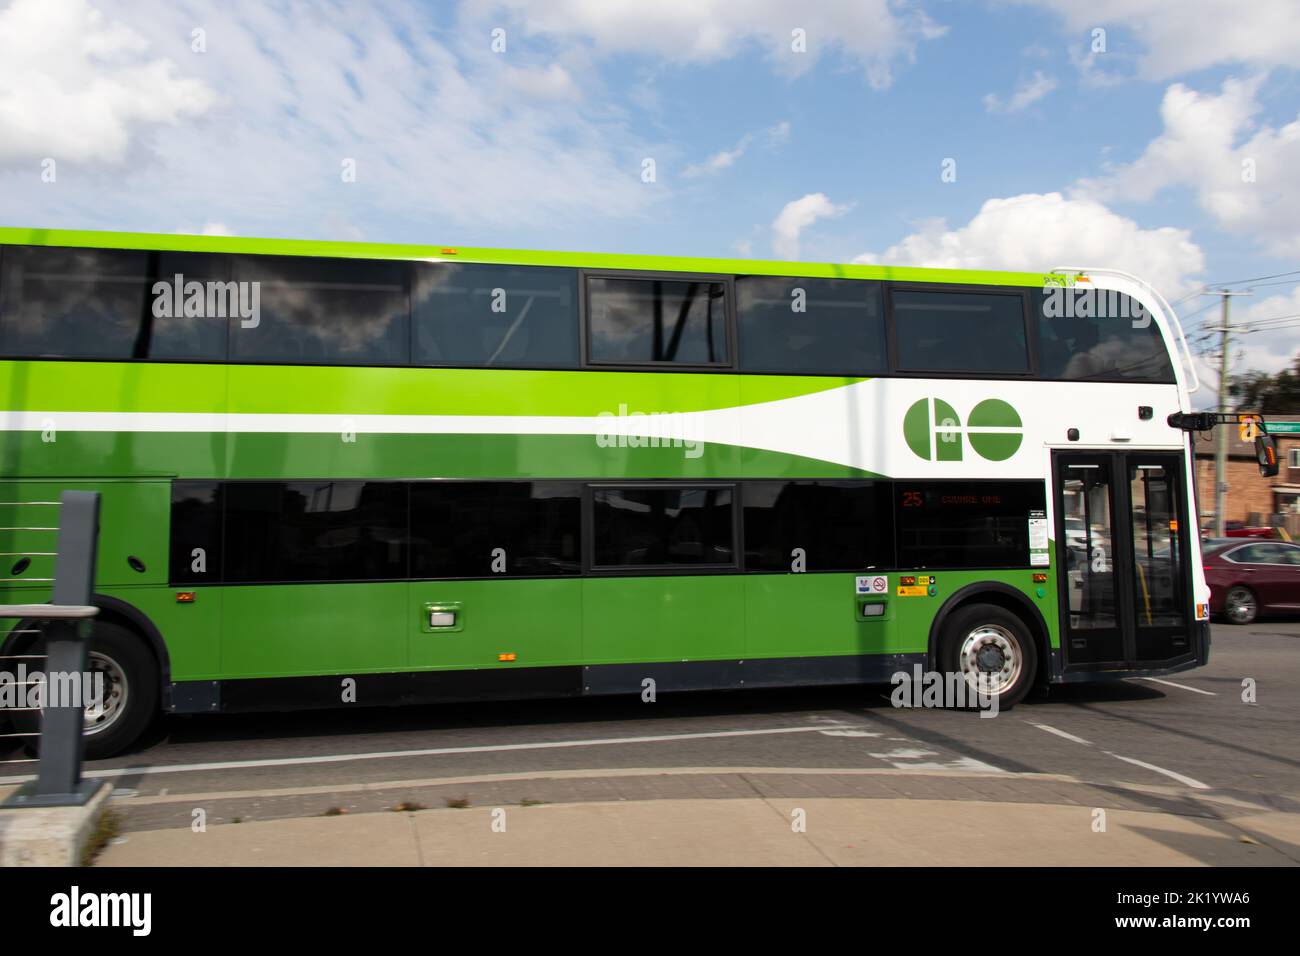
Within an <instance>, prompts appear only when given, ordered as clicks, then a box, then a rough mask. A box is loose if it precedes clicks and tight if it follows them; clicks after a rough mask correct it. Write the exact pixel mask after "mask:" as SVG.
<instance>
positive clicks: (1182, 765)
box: [0, 620, 1300, 826]
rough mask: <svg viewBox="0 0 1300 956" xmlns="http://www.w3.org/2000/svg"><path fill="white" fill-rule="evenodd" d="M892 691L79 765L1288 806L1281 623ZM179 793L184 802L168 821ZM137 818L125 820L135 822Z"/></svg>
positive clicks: (256, 802)
mask: <svg viewBox="0 0 1300 956" xmlns="http://www.w3.org/2000/svg"><path fill="white" fill-rule="evenodd" d="M1246 679H1251V680H1253V681H1254V682H1255V695H1256V696H1255V701H1254V702H1253V703H1252V702H1246V701H1243V699H1242V695H1243V681H1244V680H1246ZM889 690H890V688H889V687H887V686H883V687H870V688H861V687H855V688H847V689H846V688H831V689H813V690H792V691H780V692H773V691H746V692H732V693H708V694H678V695H663V696H661V697H660V698H659V700H658V701H657V702H654V703H643V702H642V701H641V700H640V699H639V698H634V699H589V700H571V701H558V702H555V701H553V702H523V703H488V704H473V705H454V706H452V705H445V706H437V707H419V708H406V709H367V710H361V709H356V710H340V711H332V712H323V713H321V712H316V713H294V714H273V715H226V716H203V717H171V718H166V719H164V720H162V721H160V722H159V725H158V727H157V728H156V730H155V731H154V733H153V734H152V736H151V738H150V740H149V741H148V742H147V743H146V745H145V746H144V747H142V748H141V749H138V750H137V751H136V752H134V753H131V754H128V755H125V756H123V757H120V758H115V759H113V760H107V761H98V762H95V763H93V764H90V765H88V770H89V771H90V773H91V774H92V775H96V774H105V775H108V776H110V777H111V778H112V781H113V783H114V784H115V786H116V787H117V788H118V790H119V792H120V793H121V794H123V798H124V799H125V800H127V801H129V800H131V798H133V797H134V798H136V799H137V800H139V799H140V798H149V797H153V798H156V799H157V801H158V802H160V803H161V804H163V805H166V804H167V800H168V798H169V797H171V798H183V797H184V796H185V795H199V794H203V795H213V794H235V793H238V794H242V795H243V797H242V798H241V799H242V800H243V802H241V803H238V804H235V803H231V804H230V806H232V807H234V806H238V807H242V808H244V809H243V810H241V811H238V812H249V811H248V807H250V806H254V807H259V808H264V807H266V806H268V804H267V802H266V799H267V797H268V795H274V794H275V793H280V792H283V793H286V794H288V793H296V794H298V795H299V796H298V798H296V799H295V800H294V801H292V802H290V803H285V804H284V805H283V806H282V807H281V808H280V809H277V810H276V811H275V812H276V814H278V815H285V814H293V813H300V814H304V815H305V814H309V813H319V812H321V808H322V807H327V806H333V805H339V806H356V805H357V799H358V798H357V794H358V793H359V792H365V791H367V790H374V791H376V792H378V791H384V788H385V787H386V786H388V785H390V784H391V785H392V786H393V787H394V788H396V789H394V790H392V792H398V791H399V790H400V789H401V787H408V789H409V787H410V786H414V785H415V783H419V784H420V785H422V786H425V787H428V786H433V785H435V784H438V783H439V782H446V783H448V784H456V785H457V786H460V785H462V784H464V786H465V787H466V789H467V790H472V789H473V787H472V786H471V783H472V782H473V781H476V780H478V781H481V780H484V779H489V778H515V779H516V780H518V781H522V782H520V783H519V784H518V786H517V787H516V790H515V793H516V796H517V795H518V794H524V795H527V794H528V793H529V789H528V788H529V787H530V786H531V787H533V788H534V789H536V784H535V783H531V784H530V783H528V782H527V781H529V780H534V781H535V780H538V779H542V778H546V779H549V780H550V783H549V784H548V789H547V790H546V793H547V799H548V800H551V801H556V800H563V799H565V797H566V794H567V793H568V792H569V791H568V790H566V787H572V788H574V792H575V793H576V792H577V789H578V784H577V783H576V782H574V783H571V784H565V782H564V781H565V779H570V780H573V781H576V780H578V779H580V778H583V777H588V778H589V777H591V776H593V774H594V773H595V772H600V773H607V774H608V775H610V776H615V777H617V776H619V775H622V776H624V777H629V778H630V777H636V776H637V775H638V774H640V775H642V776H644V775H645V773H646V772H649V771H652V770H656V769H657V770H664V771H670V772H671V771H675V770H680V769H681V768H714V769H717V770H726V769H727V768H772V769H776V768H802V769H804V770H820V771H824V772H825V773H826V774H828V775H833V774H835V773H837V772H854V771H862V770H876V769H885V770H888V769H893V770H897V771H917V772H919V774H920V775H921V776H924V775H925V773H926V772H931V773H930V776H932V777H933V776H943V777H946V778H957V777H960V776H961V775H963V774H972V775H983V776H981V779H982V780H983V781H985V782H986V783H987V782H988V781H989V780H990V778H989V777H988V776H987V775H989V774H998V773H1003V774H1008V775H1024V774H1048V775H1063V776H1067V777H1070V778H1072V779H1074V780H1077V781H1085V782H1087V783H1089V784H1092V785H1097V786H1102V787H1105V786H1108V785H1119V786H1125V787H1129V788H1137V789H1142V788H1147V789H1149V790H1150V791H1151V792H1153V793H1155V792H1168V793H1174V792H1180V793H1185V794H1188V793H1209V794H1215V795H1219V796H1221V797H1225V798H1229V799H1241V800H1244V801H1247V802H1249V803H1251V804H1254V805H1256V806H1259V807H1261V808H1269V809H1275V810H1283V811H1288V812H1300V622H1298V621H1295V620H1286V621H1265V622H1260V623H1258V624H1256V625H1254V626H1252V627H1247V628H1242V627H1232V626H1229V625H1216V626H1215V627H1214V636H1213V649H1212V655H1211V663H1210V664H1209V665H1208V666H1207V667H1205V668H1202V669H1200V670H1196V671H1191V672H1188V673H1184V674H1180V675H1175V676H1172V677H1169V678H1164V679H1161V680H1160V681H1155V680H1130V681H1122V682H1115V683H1101V684H1092V685H1074V686H1069V687H1055V688H1052V689H1051V691H1050V693H1049V694H1048V696H1047V697H1046V699H1039V700H1031V701H1028V702H1026V703H1024V704H1021V705H1020V706H1018V707H1016V708H1014V709H1012V710H1011V711H1008V712H1005V713H1003V714H1001V715H999V716H998V717H996V718H995V719H981V718H980V717H978V716H977V715H976V714H974V713H969V712H952V711H940V710H904V709H896V708H894V707H892V706H891V705H890V703H889V700H888V694H889ZM33 770H34V766H33V764H32V763H31V762H30V761H28V760H26V758H25V755H24V754H23V753H22V752H21V751H17V750H12V749H11V750H8V751H4V752H0V785H2V784H6V783H14V782H17V778H20V777H21V776H23V775H25V774H30V773H31V772H32V771H33ZM934 771H938V773H937V774H935V773H933V772H934ZM1008 779H1013V778H1011V777H1008ZM1014 779H1021V780H1023V779H1025V778H1023V777H1015V778H1014ZM466 781H469V782H470V783H464V782H466ZM993 783H996V779H995V778H994V779H993ZM903 792H908V791H903ZM984 792H985V794H986V795H987V788H986V790H985V791H984ZM384 793H385V796H384V797H383V798H384V799H388V796H389V795H390V794H389V793H388V791H384ZM575 798H577V799H580V798H581V797H575ZM955 798H960V794H958V795H957V796H956V797H955ZM250 801H251V803H250ZM141 802H143V803H148V802H149V801H147V800H141ZM183 807H184V800H183V799H179V800H178V802H177V805H176V807H174V808H173V810H174V813H173V815H175V814H176V813H180V812H181V810H182V808H183ZM362 808H363V809H364V807H362ZM234 812H236V811H234V810H230V811H228V812H227V816H228V815H229V813H234ZM157 813H158V814H163V810H162V809H160V810H158V811H157ZM155 816H156V815H155ZM148 818H149V815H148V814H145V815H137V819H136V820H135V822H134V825H140V826H145V825H148V822H147V821H148ZM158 819H159V821H160V822H159V824H158V825H162V822H161V821H162V817H158ZM171 822H172V823H175V822H178V821H176V820H173V821H171Z"/></svg>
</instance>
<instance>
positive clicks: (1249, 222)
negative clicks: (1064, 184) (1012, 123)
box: [1073, 77, 1300, 257]
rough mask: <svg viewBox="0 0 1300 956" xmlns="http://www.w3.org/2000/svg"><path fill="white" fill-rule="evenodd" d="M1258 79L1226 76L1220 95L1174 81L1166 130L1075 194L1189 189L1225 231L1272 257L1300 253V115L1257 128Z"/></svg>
mask: <svg viewBox="0 0 1300 956" xmlns="http://www.w3.org/2000/svg"><path fill="white" fill-rule="evenodd" d="M1261 83H1262V79H1261V78H1260V77H1254V78H1251V79H1245V80H1238V79H1228V80H1226V81H1225V82H1224V84H1223V86H1222V89H1221V91H1220V92H1219V93H1218V94H1217V95H1215V94H1209V93H1198V92H1196V91H1195V90H1191V89H1188V88H1187V87H1186V86H1184V85H1183V84H1181V83H1175V84H1174V85H1172V86H1170V87H1169V89H1168V90H1166V91H1165V96H1164V100H1163V101H1162V103H1161V106H1160V115H1161V118H1162V120H1163V123H1164V130H1163V131H1162V132H1161V134H1160V135H1159V136H1157V137H1156V138H1155V139H1154V140H1152V141H1151V142H1150V143H1149V144H1148V145H1147V147H1146V149H1145V150H1144V151H1143V152H1142V155H1141V156H1139V157H1138V158H1137V159H1136V160H1134V161H1133V162H1132V163H1129V164H1127V165H1117V166H1112V167H1109V168H1108V169H1107V170H1106V172H1105V173H1104V174H1103V175H1101V176H1098V177H1095V178H1091V179H1085V180H1081V181H1080V182H1079V183H1078V184H1077V185H1076V187H1075V189H1074V191H1073V192H1074V194H1075V195H1079V196H1093V197H1096V198H1098V199H1101V200H1103V201H1110V200H1139V201H1145V200H1149V199H1151V198H1153V197H1154V196H1156V195H1157V194H1158V193H1160V192H1161V191H1162V190H1165V189H1168V188H1170V187H1178V186H1182V187H1188V188H1190V189H1192V190H1194V192H1195V194H1196V198H1197V201H1198V202H1199V203H1200V205H1201V207H1202V208H1203V209H1204V210H1205V211H1206V212H1207V213H1209V214H1210V216H1212V217H1213V218H1214V220H1215V222H1216V223H1217V224H1218V225H1219V226H1220V227H1221V228H1223V229H1225V230H1227V231H1229V232H1233V233H1239V234H1245V235H1249V236H1250V237H1251V238H1252V239H1255V240H1257V241H1259V242H1260V243H1261V244H1262V245H1263V246H1264V247H1265V248H1266V249H1268V251H1270V252H1272V253H1273V254H1275V255H1278V256H1287V257H1294V256H1300V230H1297V228H1296V223H1297V222H1300V177H1297V176H1296V174H1295V170H1296V169H1300V116H1297V119H1296V120H1295V121H1293V122H1291V123H1287V124H1285V125H1283V126H1280V127H1271V126H1257V124H1256V122H1255V116H1256V114H1257V113H1258V112H1259V109H1260V107H1259V103H1258V101H1257V98H1256V97H1257V94H1258V91H1259V88H1260V86H1261ZM1247 173H1249V174H1250V175H1251V176H1253V181H1248V177H1247V175H1246V174H1247Z"/></svg>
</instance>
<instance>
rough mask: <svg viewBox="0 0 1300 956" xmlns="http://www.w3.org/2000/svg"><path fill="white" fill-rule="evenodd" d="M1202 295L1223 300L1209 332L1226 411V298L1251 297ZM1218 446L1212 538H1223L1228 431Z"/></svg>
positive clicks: (1225, 292)
mask: <svg viewBox="0 0 1300 956" xmlns="http://www.w3.org/2000/svg"><path fill="white" fill-rule="evenodd" d="M1201 294H1202V295H1217V296H1222V298H1223V325H1222V327H1221V328H1219V329H1217V330H1214V329H1211V330H1210V331H1218V332H1219V336H1220V337H1219V411H1220V412H1226V411H1228V340H1229V335H1230V334H1231V332H1232V321H1231V318H1230V317H1229V312H1228V298H1229V297H1230V296H1234V295H1252V293H1250V292H1232V291H1230V290H1228V289H1220V290H1218V291H1217V292H1202V293H1201ZM1217 438H1218V442H1219V443H1218V446H1217V447H1216V448H1215V450H1214V536H1215V537H1216V538H1222V537H1223V531H1224V529H1223V510H1224V508H1225V507H1226V502H1225V500H1224V496H1225V495H1226V494H1227V491H1228V474H1227V471H1228V429H1227V428H1220V429H1219V433H1218V436H1217Z"/></svg>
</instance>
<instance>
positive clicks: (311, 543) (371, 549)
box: [224, 481, 407, 583]
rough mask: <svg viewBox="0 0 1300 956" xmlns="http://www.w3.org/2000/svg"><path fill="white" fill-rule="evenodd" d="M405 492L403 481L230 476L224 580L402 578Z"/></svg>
mask: <svg viewBox="0 0 1300 956" xmlns="http://www.w3.org/2000/svg"><path fill="white" fill-rule="evenodd" d="M406 491H407V486H406V485H405V484H404V483H402V482H382V481H290V482H278V481H235V482H228V483H226V484H225V486H224V494H225V499H226V501H225V512H226V519H225V579H226V581H227V582H229V583H263V582H276V581H285V582H288V581H395V580H401V579H403V578H405V577H406V576H407V547H406V536H407V530H406V529H407V513H406V511H407V509H406Z"/></svg>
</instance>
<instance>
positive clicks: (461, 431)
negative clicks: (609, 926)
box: [0, 229, 1209, 755]
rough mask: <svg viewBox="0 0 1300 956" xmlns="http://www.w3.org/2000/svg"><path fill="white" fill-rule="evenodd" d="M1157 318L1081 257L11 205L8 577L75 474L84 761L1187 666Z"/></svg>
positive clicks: (20, 625)
mask: <svg viewBox="0 0 1300 956" xmlns="http://www.w3.org/2000/svg"><path fill="white" fill-rule="evenodd" d="M1180 336H1181V330H1180V329H1179V327H1178V325H1177V319H1176V318H1175V316H1174V314H1173V311H1172V310H1171V309H1170V308H1168V306H1167V304H1166V303H1164V301H1163V300H1162V299H1161V298H1160V297H1159V296H1158V295H1157V294H1156V293H1155V292H1154V291H1153V290H1151V289H1150V288H1149V287H1148V286H1146V285H1145V284H1143V283H1141V282H1140V281H1139V280H1136V279H1134V278H1132V277H1129V276H1126V275H1124V274H1121V273H1106V272H1090V273H1083V272H1081V271H1080V270H1077V269H1067V270H1063V271H1061V272H1058V273H1053V274H1049V275H1046V276H1045V275H1043V274H1027V273H1010V272H975V271H969V272H968V271H953V270H927V269H901V268H888V267H881V266H870V265H814V264H808V263H782V262H758V261H738V260H723V259H718V260H702V259H679V258H670V257H651V256H617V255H581V254H569V253H551V252H523V251H514V250H488V249H469V248H449V247H442V246H406V245H400V246H399V245H370V244H355V243H334V242H305V241H288V240H284V241H281V240H259V239H244V238H227V237H198V236H170V235H143V234H122V233H106V232H105V233H99V232H60V231H47V230H34V229H33V230H28V229H0V389H2V390H3V396H4V398H3V403H4V404H3V409H2V410H0V420H2V422H3V455H2V456H0V469H2V470H3V474H2V475H0V481H2V482H3V486H4V487H3V490H2V491H0V502H2V504H0V510H3V511H4V514H3V515H0V518H3V519H4V520H3V521H0V526H3V528H4V529H5V530H4V531H0V536H3V540H0V545H3V547H0V552H3V556H0V562H3V563H4V574H2V575H0V581H2V584H3V587H4V594H3V595H0V600H3V601H5V602H8V603H31V602H33V601H39V600H41V599H42V597H43V594H44V593H47V589H48V587H49V585H48V579H49V577H50V567H51V562H52V557H51V552H52V550H53V548H52V547H51V545H52V543H53V533H52V532H51V531H49V530H47V529H49V528H54V527H57V524H58V521H57V507H55V506H54V505H40V504H37V503H39V502H57V501H58V497H59V493H60V492H62V491H64V490H68V489H79V490H91V491H96V492H98V493H99V494H100V495H101V501H102V510H101V532H100V542H99V555H98V571H97V590H98V592H99V593H98V596H97V598H96V604H97V605H98V606H99V608H100V612H99V615H98V617H97V618H95V620H94V624H93V630H92V635H91V641H92V644H91V660H92V665H93V667H94V668H95V669H97V670H98V671H100V672H102V673H103V674H104V675H105V678H106V681H105V686H106V688H107V690H106V692H105V695H104V699H103V700H101V701H98V702H97V704H98V705H99V706H95V707H93V708H92V709H91V710H90V711H88V716H87V734H88V739H87V747H88V752H89V753H90V754H91V755H106V754H111V753H114V752H117V751H120V750H121V749H123V748H125V747H127V746H129V745H130V744H131V743H132V741H134V740H135V739H136V738H137V737H138V736H139V734H140V733H141V731H142V730H143V728H144V727H145V726H146V725H147V724H148V722H149V721H150V720H151V719H152V718H153V717H154V715H155V714H156V713H158V712H159V711H164V712H171V713H212V712H223V711H250V710H280V709H291V708H323V707H333V706H343V705H349V706H367V705H388V704H394V703H405V702H436V701H451V700H467V699H473V700H478V699H523V698H533V697H560V696H580V695H598V694H632V693H636V694H642V693H643V692H644V691H645V689H646V688H647V687H650V686H653V687H654V688H655V691H656V692H669V691H678V690H693V689H718V688H753V687H773V686H787V685H814V684H846V683H888V682H889V681H890V679H891V676H892V675H894V674H896V673H897V672H900V671H914V669H915V668H916V667H918V666H919V667H921V668H923V669H925V670H926V671H940V672H946V673H953V674H958V673H959V674H962V675H964V676H965V677H966V678H967V679H968V680H971V681H975V679H976V678H981V679H982V680H983V681H984V682H985V686H991V687H992V688H993V692H994V693H995V694H996V696H997V699H998V700H999V701H1000V703H1001V705H1002V706H1003V707H1005V706H1009V705H1011V704H1014V703H1015V702H1016V701H1018V700H1020V699H1021V698H1022V697H1023V696H1024V695H1025V694H1026V693H1027V692H1028V691H1029V690H1030V689H1031V688H1032V687H1034V686H1036V685H1038V686H1041V685H1046V684H1051V683H1056V682H1062V681H1074V680H1094V679H1098V678H1101V677H1116V676H1132V675H1135V674H1143V673H1146V674H1154V673H1164V672H1169V671H1175V670H1180V669H1184V668H1189V667H1193V666H1196V665H1197V664H1200V663H1203V662H1204V661H1205V660H1206V659H1207V655H1208V647H1209V630H1208V625H1207V622H1206V618H1207V614H1206V610H1205V609H1206V605H1207V603H1208V591H1207V589H1206V586H1205V583H1204V577H1203V574H1202V571H1201V567H1200V556H1199V550H1198V548H1197V547H1196V545H1195V535H1196V520H1195V514H1194V511H1193V508H1192V506H1191V504H1190V501H1189V488H1188V482H1189V476H1190V475H1191V474H1192V469H1191V464H1192V463H1191V459H1190V457H1189V453H1190V448H1189V442H1188V440H1187V436H1186V434H1185V433H1184V432H1182V431H1180V430H1179V429H1177V428H1174V427H1171V426H1170V424H1169V423H1168V417H1169V415H1170V414H1171V413H1178V412H1186V411H1188V410H1189V408H1190V406H1189V398H1188V395H1189V391H1190V390H1191V389H1192V388H1193V387H1194V384H1193V383H1192V382H1191V381H1190V379H1189V376H1190V375H1191V372H1190V365H1189V364H1187V363H1184V362H1183V361H1182V360H1181V358H1180V352H1179V351H1178V350H1177V346H1176V343H1177V342H1178V339H1179V337H1180ZM1184 348H1185V345H1184ZM42 508H44V509H45V510H44V511H42V510H41V509H42ZM34 517H39V520H34ZM11 624H12V625H13V626H12V631H10V632H7V633H8V637H7V639H6V640H5V642H4V644H3V647H0V654H3V655H6V660H11V659H12V658H13V656H14V655H36V656H39V654H40V650H41V648H40V642H41V634H40V625H39V623H38V622H24V621H19V622H11ZM12 719H13V720H14V721H15V722H17V723H19V724H20V725H21V724H23V723H24V722H29V721H31V720H32V717H31V715H30V714H20V713H14V714H13V717H12Z"/></svg>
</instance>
